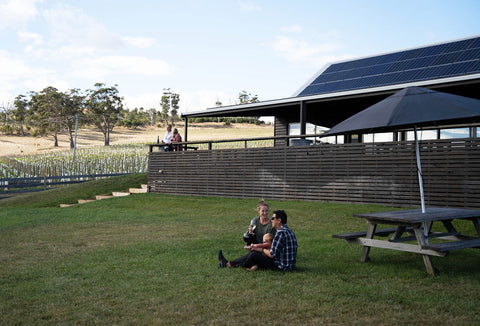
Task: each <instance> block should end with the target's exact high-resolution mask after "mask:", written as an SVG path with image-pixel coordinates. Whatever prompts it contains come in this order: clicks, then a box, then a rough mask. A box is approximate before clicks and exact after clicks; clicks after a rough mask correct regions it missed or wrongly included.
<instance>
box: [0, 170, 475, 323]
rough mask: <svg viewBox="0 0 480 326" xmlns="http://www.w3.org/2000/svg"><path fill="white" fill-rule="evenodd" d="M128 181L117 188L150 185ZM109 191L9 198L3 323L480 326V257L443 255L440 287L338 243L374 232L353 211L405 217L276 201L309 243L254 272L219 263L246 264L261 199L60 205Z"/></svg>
mask: <svg viewBox="0 0 480 326" xmlns="http://www.w3.org/2000/svg"><path fill="white" fill-rule="evenodd" d="M124 178H125V177H120V178H118V179H115V180H116V181H115V182H118V183H119V184H118V186H117V187H118V189H114V190H125V189H128V187H130V186H132V187H133V186H138V185H139V183H142V182H144V179H145V176H144V175H140V176H138V179H134V180H128V181H126V179H124ZM105 182H106V183H108V182H109V183H111V184H110V185H109V186H108V187H106V188H112V187H114V186H115V182H114V181H112V180H110V181H105ZM101 183H102V182H101V181H96V183H92V184H90V185H87V184H84V185H75V186H70V187H66V188H63V189H62V190H61V191H57V192H47V193H40V194H32V195H29V197H28V200H27V201H25V200H24V201H20V199H13V200H12V199H11V200H0V248H1V249H0V316H1V318H0V325H180V324H181V325H237V324H238V325H248V324H250V325H322V324H327V325H328V324H332V325H333V324H335V325H419V324H422V325H479V324H480V308H479V307H480V299H479V296H478V293H479V292H480V263H479V261H480V251H479V250H475V249H464V250H457V251H453V252H452V253H451V254H450V255H449V256H447V257H444V258H440V257H433V262H434V265H435V267H437V268H438V269H439V270H440V275H439V276H437V277H432V276H430V275H428V274H427V273H426V271H425V268H424V265H423V261H422V258H421V257H420V256H418V255H415V254H410V253H403V252H397V251H390V250H382V249H378V248H373V249H372V251H371V253H370V258H371V262H369V263H361V262H360V261H359V258H360V253H361V247H360V246H354V245H349V244H347V243H346V242H345V241H343V240H339V239H332V237H331V235H332V234H335V233H342V232H348V231H357V230H360V229H365V228H366V224H365V222H364V221H363V220H360V219H356V218H354V217H352V214H353V213H357V212H368V211H378V210H385V209H387V210H388V209H391V208H387V207H382V206H374V205H348V204H333V203H312V202H299V201H270V200H268V198H267V202H269V203H270V209H271V211H273V210H275V209H285V210H286V212H287V214H288V217H289V223H288V224H289V226H290V227H291V228H292V229H293V230H294V232H295V233H296V235H297V238H298V243H299V251H298V262H297V270H296V271H295V272H292V273H281V272H273V271H257V272H247V271H245V270H243V269H240V268H237V269H218V261H217V253H218V250H219V249H223V251H224V253H225V256H226V257H227V258H232V259H233V258H236V257H238V256H239V255H243V254H245V251H244V249H242V247H243V241H242V233H243V232H244V231H245V228H246V226H247V225H248V222H249V221H250V219H251V218H252V217H253V216H255V213H256V212H255V206H256V203H257V201H258V200H257V199H231V198H229V199H225V198H214V197H190V196H189V197H186V196H185V197H184V196H168V195H159V194H151V193H149V194H135V195H131V196H128V197H122V198H114V199H107V200H102V201H97V202H92V203H88V204H82V205H76V206H72V207H68V208H59V207H58V203H60V202H64V201H65V200H67V199H68V200H70V199H71V198H73V197H75V196H79V194H82V197H83V194H84V192H85V191H87V190H86V189H90V195H91V196H93V195H94V193H95V192H97V193H104V192H105V191H106V190H105V187H104V186H102V185H101ZM82 187H84V188H83V190H78V189H82ZM85 195H86V194H85ZM49 196H50V197H51V198H48V197H49ZM53 197H55V198H53ZM64 198H65V200H63V199H64ZM82 199H83V198H82ZM459 228H461V229H463V230H465V231H468V232H470V231H472V230H471V227H470V225H469V224H464V225H460V226H459Z"/></svg>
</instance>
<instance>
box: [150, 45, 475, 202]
mask: <svg viewBox="0 0 480 326" xmlns="http://www.w3.org/2000/svg"><path fill="white" fill-rule="evenodd" d="M408 86H420V87H424V88H429V89H433V90H437V91H442V92H446V93H451V94H457V95H462V96H466V97H471V98H476V99H480V88H479V86H480V36H474V37H468V38H464V39H460V40H454V41H449V42H444V43H438V44H433V45H428V46H423V47H417V48H412V49H406V50H402V51H395V52H390V53H384V54H380V55H374V56H369V57H364V58H358V59H355V60H348V61H342V62H336V63H332V64H329V65H327V66H326V67H324V68H323V69H322V70H321V71H319V72H318V73H317V74H315V75H314V76H313V77H312V78H311V80H309V81H308V82H307V83H306V84H305V85H304V86H303V87H301V88H300V90H299V91H298V92H297V93H296V94H294V96H292V97H288V98H283V99H276V100H270V101H263V102H258V103H251V104H242V105H234V106H226V107H217V108H210V109H205V110H202V111H197V112H189V113H186V114H184V115H183V118H184V119H185V128H186V130H185V137H184V139H185V141H188V119H190V118H195V117H245V116H272V117H274V123H275V128H274V137H273V146H269V147H261V148H248V146H245V148H236V149H217V150H214V149H212V147H211V146H210V147H209V149H207V150H198V151H183V152H158V151H154V150H151V152H150V154H149V155H150V157H149V188H150V191H153V192H160V193H171V194H185V195H212V196H231V197H240V198H242V197H254V198H259V197H262V198H271V199H273V198H274V199H300V200H314V201H317V200H319V201H335V202H355V203H380V204H386V205H392V206H418V205H419V195H418V184H417V180H416V169H415V151H414V150H413V147H412V141H411V140H412V139H411V138H410V137H409V132H410V131H409V130H397V131H395V132H393V133H390V134H389V135H381V137H380V135H354V136H353V137H352V136H349V137H348V138H343V139H342V138H338V137H336V138H335V139H330V140H328V141H327V142H325V141H322V139H321V138H318V137H317V136H319V135H307V134H311V133H312V132H311V131H310V127H312V126H314V127H315V128H316V127H326V128H330V127H332V126H334V125H335V124H337V123H339V122H341V121H343V120H345V119H346V118H348V117H350V116H352V115H354V114H356V113H358V112H360V111H362V110H364V109H365V108H367V107H369V106H371V105H373V104H375V103H377V102H379V101H381V100H383V99H385V98H386V97H388V96H390V95H392V94H394V93H395V92H397V91H399V90H401V89H403V88H405V87H408ZM294 127H295V128H299V129H300V136H296V137H297V138H300V139H303V138H306V139H310V140H309V141H308V142H305V141H304V142H293V143H292V142H291V141H290V142H289V139H290V138H292V136H291V134H292V130H293V129H294ZM424 129H425V131H424V133H425V136H426V137H424V138H423V140H422V141H421V152H422V154H421V155H422V164H423V166H422V167H423V172H424V176H425V177H424V182H425V194H426V201H427V206H428V205H442V206H457V207H475V208H479V207H480V148H479V146H480V138H479V136H480V121H476V120H474V119H472V121H469V122H468V123H466V124H462V125H448V126H439V125H433V124H432V126H431V127H430V128H424ZM313 130H317V129H313ZM314 133H315V134H316V132H314ZM385 137H386V138H385ZM187 143H188V142H187ZM245 144H247V141H245ZM292 144H309V145H310V146H290V145H292ZM151 148H153V147H151Z"/></svg>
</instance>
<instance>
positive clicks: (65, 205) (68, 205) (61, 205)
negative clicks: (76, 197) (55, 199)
mask: <svg viewBox="0 0 480 326" xmlns="http://www.w3.org/2000/svg"><path fill="white" fill-rule="evenodd" d="M74 205H76V204H60V207H62V208H63V207H70V206H74Z"/></svg>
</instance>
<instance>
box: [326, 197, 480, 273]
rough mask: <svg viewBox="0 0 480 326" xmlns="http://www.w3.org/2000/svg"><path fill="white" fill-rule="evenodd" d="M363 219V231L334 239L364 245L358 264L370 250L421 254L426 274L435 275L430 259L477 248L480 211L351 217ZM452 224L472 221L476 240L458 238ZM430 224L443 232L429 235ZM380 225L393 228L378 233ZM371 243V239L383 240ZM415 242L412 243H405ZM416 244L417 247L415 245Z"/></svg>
mask: <svg viewBox="0 0 480 326" xmlns="http://www.w3.org/2000/svg"><path fill="white" fill-rule="evenodd" d="M354 216H355V217H358V218H364V219H365V220H366V221H367V223H368V229H367V230H366V231H360V232H352V233H344V234H336V235H333V237H334V238H339V239H344V240H346V241H347V242H348V243H353V244H359V245H363V250H362V256H361V261H362V262H367V261H368V260H369V253H370V248H371V247H377V248H385V249H393V250H400V251H408V252H413V253H418V254H421V255H422V257H423V261H424V263H425V267H426V268H427V272H428V273H429V274H431V275H436V274H437V273H438V271H437V270H436V269H435V268H434V267H433V264H432V260H431V256H439V257H444V256H446V255H447V254H448V253H449V251H451V250H455V249H463V248H479V247H480V210H471V209H459V208H442V207H429V208H427V209H426V210H425V212H424V213H422V210H421V209H407V210H398V211H387V212H375V213H362V214H354ZM454 220H471V221H472V222H473V225H474V228H475V230H476V232H477V236H468V235H463V234H460V232H459V231H457V230H456V229H455V227H454V226H453V224H452V221H454ZM433 223H436V224H438V223H442V224H443V227H444V228H445V231H444V232H432V225H433ZM379 224H387V225H393V226H395V227H393V228H388V229H377V226H378V225H379ZM390 234H392V236H391V237H390V238H389V239H387V240H385V239H383V240H382V239H374V236H380V237H386V236H389V235H390ZM430 239H441V240H445V241H444V242H439V243H434V244H430V243H429V242H430V241H429V240H430ZM407 242H414V243H407ZM415 242H416V243H415Z"/></svg>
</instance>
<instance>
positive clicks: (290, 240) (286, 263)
mask: <svg viewBox="0 0 480 326" xmlns="http://www.w3.org/2000/svg"><path fill="white" fill-rule="evenodd" d="M297 247H298V245H297V238H296V237H295V234H294V233H293V231H292V230H290V228H289V227H288V226H287V225H286V224H284V225H282V226H281V227H280V228H279V229H278V230H277V234H276V235H275V238H274V239H273V242H272V248H271V249H270V254H272V257H273V261H274V262H275V265H277V267H278V268H279V269H281V270H284V271H291V270H293V269H294V268H295V264H296V262H297Z"/></svg>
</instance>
